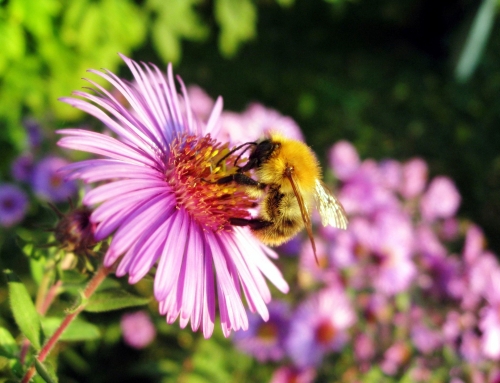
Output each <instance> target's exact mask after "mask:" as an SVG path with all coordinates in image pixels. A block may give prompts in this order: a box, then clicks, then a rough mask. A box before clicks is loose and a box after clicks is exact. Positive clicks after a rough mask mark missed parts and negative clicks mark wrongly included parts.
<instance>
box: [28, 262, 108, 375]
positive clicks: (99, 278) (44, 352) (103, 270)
mask: <svg viewBox="0 0 500 383" xmlns="http://www.w3.org/2000/svg"><path fill="white" fill-rule="evenodd" d="M110 272H111V268H109V267H104V266H103V265H101V267H100V268H99V269H98V270H97V273H96V274H95V275H94V277H93V278H92V279H91V280H90V282H89V283H88V285H87V287H85V290H84V291H83V293H82V295H83V303H82V304H81V305H80V306H78V307H77V308H76V309H75V310H72V311H71V313H69V314H68V315H66V317H65V318H64V320H63V321H62V323H61V325H60V326H59V328H58V329H57V330H56V331H55V332H54V334H52V336H51V337H50V338H49V340H48V341H47V343H45V345H44V346H43V348H42V349H41V350H40V353H39V354H38V357H37V359H38V361H39V362H41V363H43V362H44V361H45V359H46V358H47V356H48V355H49V354H50V352H51V351H52V349H53V348H54V346H55V345H56V344H57V342H58V340H59V338H60V337H61V335H62V334H63V332H64V330H66V328H67V327H68V326H69V325H70V323H71V322H72V321H73V319H75V318H76V317H77V316H78V314H80V312H82V310H83V309H84V308H85V304H86V302H87V301H88V298H90V296H91V295H92V294H93V293H94V292H95V291H96V290H97V288H98V287H99V285H100V284H101V283H102V282H103V281H104V280H105V279H106V277H107V276H108V274H109V273H110ZM54 286H55V285H54ZM35 371H36V370H35V365H34V364H33V365H32V366H31V367H30V368H29V369H28V371H26V374H25V375H24V377H23V380H22V381H21V383H28V382H29V381H30V379H31V378H32V377H33V376H34V375H35Z"/></svg>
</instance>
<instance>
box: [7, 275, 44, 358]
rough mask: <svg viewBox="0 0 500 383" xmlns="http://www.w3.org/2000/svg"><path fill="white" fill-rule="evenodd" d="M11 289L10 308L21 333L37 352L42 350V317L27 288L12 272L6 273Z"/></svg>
mask: <svg viewBox="0 0 500 383" xmlns="http://www.w3.org/2000/svg"><path fill="white" fill-rule="evenodd" d="M4 273H5V276H6V277H7V285H8V288H9V297H10V306H11V309H12V314H13V315H14V319H15V321H16V323H17V325H18V326H19V329H20V330H21V332H22V333H23V334H24V336H26V338H28V340H29V341H30V342H31V344H32V345H33V347H34V348H35V349H36V350H40V347H41V343H42V332H41V329H42V328H41V326H40V317H39V315H38V313H37V312H36V309H35V305H34V304H33V301H32V300H31V297H30V295H29V293H28V290H27V289H26V287H25V286H24V285H23V284H22V282H21V281H20V280H19V278H18V277H17V275H15V274H14V273H13V272H12V271H11V270H5V271H4Z"/></svg>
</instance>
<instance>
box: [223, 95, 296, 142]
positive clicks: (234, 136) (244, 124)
mask: <svg viewBox="0 0 500 383" xmlns="http://www.w3.org/2000/svg"><path fill="white" fill-rule="evenodd" d="M221 125H222V126H221V135H222V136H223V137H227V139H228V140H230V141H232V142H233V143H243V142H248V141H256V140H258V139H260V138H261V137H263V136H265V135H266V134H269V133H270V132H280V133H281V134H283V135H285V136H286V137H289V138H292V139H294V140H300V141H303V140H304V136H303V135H302V131H301V130H300V128H299V126H298V125H297V123H296V122H295V121H294V120H293V119H292V118H291V117H288V116H283V115H282V114H280V113H279V112H277V111H276V110H274V109H269V108H266V107H265V106H264V105H262V104H259V103H253V104H250V105H249V106H248V108H247V109H246V110H245V111H244V112H243V113H241V114H239V113H234V112H225V113H223V114H222V116H221Z"/></svg>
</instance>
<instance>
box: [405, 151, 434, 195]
mask: <svg viewBox="0 0 500 383" xmlns="http://www.w3.org/2000/svg"><path fill="white" fill-rule="evenodd" d="M427 172H428V170H427V163H426V162H425V161H424V160H422V159H421V158H413V159H411V160H409V161H408V162H406V163H404V164H403V180H402V184H401V188H400V193H401V195H402V196H403V197H404V198H406V199H411V198H414V197H416V196H418V195H420V194H421V193H422V192H423V191H424V188H425V185H426V183H427Z"/></svg>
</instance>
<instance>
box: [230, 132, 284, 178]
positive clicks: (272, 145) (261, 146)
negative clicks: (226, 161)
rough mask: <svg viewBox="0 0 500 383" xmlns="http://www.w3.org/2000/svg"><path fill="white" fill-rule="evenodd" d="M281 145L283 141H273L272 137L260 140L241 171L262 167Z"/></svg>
mask: <svg viewBox="0 0 500 383" xmlns="http://www.w3.org/2000/svg"><path fill="white" fill-rule="evenodd" d="M280 146H281V143H279V142H275V141H271V140H270V139H265V140H263V141H261V142H259V143H258V144H257V145H256V146H255V148H254V149H253V150H252V152H251V153H250V156H249V157H248V162H247V163H246V164H245V166H243V167H242V168H241V169H240V171H242V172H246V171H248V170H251V169H256V168H260V167H261V166H262V165H263V164H265V163H266V162H267V161H268V160H269V158H270V157H271V156H272V155H273V154H276V151H277V150H278V149H279V148H280Z"/></svg>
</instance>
